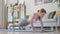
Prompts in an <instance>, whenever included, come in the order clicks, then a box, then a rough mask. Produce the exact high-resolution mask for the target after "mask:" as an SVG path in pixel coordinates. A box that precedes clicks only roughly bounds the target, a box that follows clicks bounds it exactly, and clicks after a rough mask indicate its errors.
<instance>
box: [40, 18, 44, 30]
mask: <svg viewBox="0 0 60 34" xmlns="http://www.w3.org/2000/svg"><path fill="white" fill-rule="evenodd" d="M40 24H41V30H43V22H42V18H40Z"/></svg>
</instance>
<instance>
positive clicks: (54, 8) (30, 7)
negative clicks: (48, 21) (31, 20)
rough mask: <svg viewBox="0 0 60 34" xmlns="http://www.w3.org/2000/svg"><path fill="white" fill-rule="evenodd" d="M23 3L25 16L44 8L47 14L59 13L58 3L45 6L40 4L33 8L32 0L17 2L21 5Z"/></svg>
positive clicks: (11, 1)
mask: <svg viewBox="0 0 60 34" xmlns="http://www.w3.org/2000/svg"><path fill="white" fill-rule="evenodd" d="M24 1H25V4H26V11H27V15H31V14H32V13H34V12H36V11H37V10H38V9H41V8H44V9H45V10H46V11H47V13H49V12H51V11H59V8H58V3H47V4H40V5H37V6H35V5H34V0H19V3H22V2H24ZM15 2H16V0H10V1H9V3H12V4H14V3H15Z"/></svg>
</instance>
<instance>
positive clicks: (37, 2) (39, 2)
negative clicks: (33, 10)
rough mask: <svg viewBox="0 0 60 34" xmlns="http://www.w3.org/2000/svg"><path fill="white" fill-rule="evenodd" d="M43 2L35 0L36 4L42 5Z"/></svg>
mask: <svg viewBox="0 0 60 34" xmlns="http://www.w3.org/2000/svg"><path fill="white" fill-rule="evenodd" d="M42 3H43V0H35V5H40V4H42Z"/></svg>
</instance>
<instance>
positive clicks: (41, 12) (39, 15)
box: [10, 8, 46, 30]
mask: <svg viewBox="0 0 60 34" xmlns="http://www.w3.org/2000/svg"><path fill="white" fill-rule="evenodd" d="M45 14H46V10H45V9H43V8H42V9H41V10H38V11H37V13H34V14H33V15H32V16H31V17H30V18H29V19H28V20H22V21H21V23H18V24H17V25H11V26H10V27H14V26H17V27H24V26H27V25H28V24H31V27H32V28H33V30H35V29H34V26H33V22H34V21H37V20H39V21H40V23H41V30H43V23H42V18H43V17H44V15H45Z"/></svg>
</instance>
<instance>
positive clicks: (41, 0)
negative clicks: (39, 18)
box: [34, 0, 54, 6]
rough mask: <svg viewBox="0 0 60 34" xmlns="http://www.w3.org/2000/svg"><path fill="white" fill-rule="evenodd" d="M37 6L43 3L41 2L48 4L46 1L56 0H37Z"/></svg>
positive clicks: (52, 0)
mask: <svg viewBox="0 0 60 34" xmlns="http://www.w3.org/2000/svg"><path fill="white" fill-rule="evenodd" d="M34 2H35V6H37V5H41V4H46V3H52V2H54V0H35V1H34Z"/></svg>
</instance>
